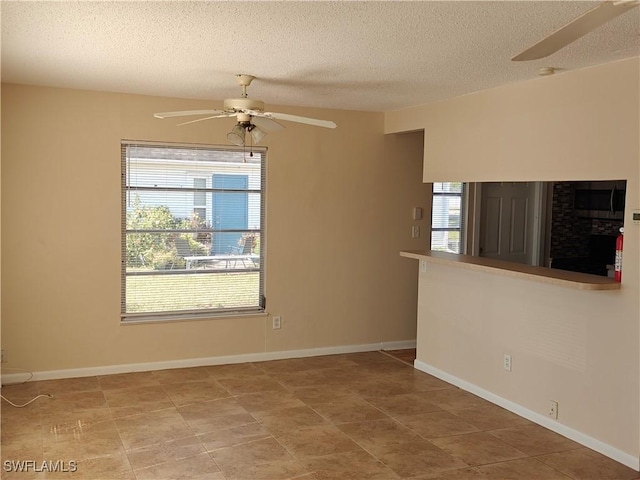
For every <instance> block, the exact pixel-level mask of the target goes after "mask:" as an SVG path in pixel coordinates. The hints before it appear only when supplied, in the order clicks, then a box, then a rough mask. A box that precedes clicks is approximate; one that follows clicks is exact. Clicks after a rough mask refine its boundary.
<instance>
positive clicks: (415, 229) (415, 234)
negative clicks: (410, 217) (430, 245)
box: [411, 225, 420, 238]
mask: <svg viewBox="0 0 640 480" xmlns="http://www.w3.org/2000/svg"><path fill="white" fill-rule="evenodd" d="M411 238H420V227H419V226H418V225H414V226H412V227H411Z"/></svg>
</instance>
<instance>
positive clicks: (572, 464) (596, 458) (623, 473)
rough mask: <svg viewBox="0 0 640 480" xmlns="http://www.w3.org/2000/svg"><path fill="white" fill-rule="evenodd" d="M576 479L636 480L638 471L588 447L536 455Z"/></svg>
mask: <svg viewBox="0 0 640 480" xmlns="http://www.w3.org/2000/svg"><path fill="white" fill-rule="evenodd" d="M536 458H537V459H538V460H540V461H541V462H543V463H545V464H546V465H548V466H550V467H552V468H555V469H556V470H559V471H560V472H562V473H564V474H566V475H568V476H570V477H571V478H572V479H574V480H635V479H637V478H638V472H636V471H635V470H632V469H630V468H629V467H626V466H624V465H622V464H620V463H618V462H616V461H614V460H611V459H610V458H608V457H605V456H604V455H601V454H599V453H597V452H594V451H593V450H589V449H587V448H579V449H576V450H567V451H565V452H559V453H551V454H549V455H542V456H539V457H536Z"/></svg>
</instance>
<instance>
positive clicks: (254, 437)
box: [198, 422, 271, 452]
mask: <svg viewBox="0 0 640 480" xmlns="http://www.w3.org/2000/svg"><path fill="white" fill-rule="evenodd" d="M267 438H271V434H270V433H269V432H268V431H267V430H266V429H265V428H264V427H263V426H262V425H260V424H259V423H258V422H253V423H247V424H244V425H239V426H234V427H228V428H221V429H218V430H215V431H210V432H208V433H203V434H201V435H198V440H199V441H200V443H201V444H202V445H203V447H204V448H205V450H207V451H209V452H211V451H213V450H219V449H221V448H226V447H235V446H238V445H244V444H246V443H251V442H256V441H258V440H265V439H267Z"/></svg>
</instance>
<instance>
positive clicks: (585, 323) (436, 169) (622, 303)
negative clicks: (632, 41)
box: [385, 58, 640, 461]
mask: <svg viewBox="0 0 640 480" xmlns="http://www.w3.org/2000/svg"><path fill="white" fill-rule="evenodd" d="M639 70H640V69H639V62H638V59H637V58H636V59H632V60H627V61H622V62H617V63H614V64H609V65H605V66H599V67H594V68H589V69H584V70H580V71H576V72H568V73H564V74H561V75H557V76H555V77H548V78H540V79H536V80H532V81H530V82H525V83H521V84H517V85H510V86H507V87H503V88H498V89H494V90H489V91H484V92H479V93H476V94H473V95H468V96H465V97H460V98H456V99H453V100H450V101H445V102H440V103H438V104H433V105H428V106H423V107H416V108H412V109H407V110H405V111H398V112H392V113H389V114H387V115H386V116H385V130H386V132H387V133H390V132H398V131H403V130H413V129H418V128H424V129H425V150H424V180H425V181H429V182H431V181H454V180H464V181H527V180H560V179H565V180H578V179H606V178H609V179H611V178H624V179H627V181H628V182H627V186H628V190H627V212H626V218H625V227H626V231H625V248H624V260H623V272H624V273H623V283H622V288H621V290H619V291H612V292H587V291H578V290H572V289H569V288H563V287H557V286H550V285H544V284H538V283H536V282H533V281H528V280H514V279H510V278H507V277H502V276H497V275H492V274H489V273H484V272H471V271H468V270H457V269H455V268H453V267H449V266H442V265H430V268H429V271H428V272H427V273H421V274H420V281H419V307H418V360H420V361H421V362H424V363H425V364H428V365H431V366H433V367H435V368H438V369H440V370H442V371H444V372H446V373H448V374H450V375H453V376H454V377H457V378H459V379H462V380H464V381H466V382H470V383H471V384H473V385H476V386H478V387H480V388H482V389H484V390H486V391H489V392H491V393H493V394H495V395H497V396H499V397H501V398H503V399H506V400H508V401H512V402H515V403H517V404H518V405H521V406H522V407H524V408H526V409H529V410H531V411H533V412H537V413H540V414H541V415H546V414H547V410H548V406H549V401H550V400H552V399H553V400H556V401H558V402H559V412H560V413H559V418H558V421H559V422H560V423H561V424H563V425H566V426H567V427H569V428H572V429H574V430H576V431H578V432H581V433H583V434H585V435H587V436H590V437H593V438H595V439H596V440H597V441H600V442H603V443H604V444H606V445H608V446H611V447H613V448H614V449H617V450H618V451H620V452H624V453H625V454H628V455H629V458H635V459H637V458H638V455H639V448H640V445H639V438H640V428H639V425H640V419H639V417H640V403H639V390H640V358H639V352H640V328H639V325H640V301H639V292H640V281H639V280H640V258H639V254H640V235H639V232H640V227H639V226H637V225H633V224H632V222H631V211H632V209H638V208H640V156H639V144H640V137H639V131H640V122H639V121H638V116H639V113H638V112H639V110H640V109H639V107H640V99H639V91H640V84H639V76H638V72H639ZM505 353H508V354H510V355H511V356H512V361H513V371H512V372H505V371H504V370H503V368H502V358H503V354H505ZM636 461H637V460H636Z"/></svg>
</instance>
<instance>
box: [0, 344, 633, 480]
mask: <svg viewBox="0 0 640 480" xmlns="http://www.w3.org/2000/svg"><path fill="white" fill-rule="evenodd" d="M41 393H53V395H54V397H53V398H52V399H49V398H40V399H39V400H36V401H35V402H33V403H32V404H30V405H29V406H27V407H25V408H13V407H10V406H8V405H7V404H5V403H4V402H2V403H1V404H0V408H1V411H0V420H1V427H2V431H1V435H0V444H1V452H2V460H14V461H16V460H25V459H33V460H38V461H40V462H42V461H44V460H47V461H52V462H55V461H60V462H66V465H69V462H70V461H71V460H73V461H76V462H77V466H78V470H77V472H75V473H70V472H67V473H65V474H63V473H62V472H58V473H55V472H47V473H45V472H36V471H33V469H32V470H31V471H29V472H26V473H25V472H22V473H16V472H3V471H0V477H1V478H2V479H7V480H9V479H12V478H19V479H22V480H29V479H36V480H43V479H44V480H51V479H69V478H76V479H78V480H91V479H99V480H118V479H125V480H128V479H131V480H133V479H136V480H141V479H143V478H144V479H146V478H154V479H155V478H157V479H163V478H179V479H184V480H187V479H193V480H196V479H197V480H201V479H206V480H249V479H250V480H281V479H287V480H294V479H297V480H336V479H341V480H343V479H344V480H349V479H355V480H357V479H360V478H362V479H364V478H366V479H367V480H369V479H374V480H375V479H394V480H398V479H400V478H402V479H403V480H509V479H512V478H513V479H515V478H517V479H518V480H520V479H522V480H533V479H535V480H569V479H571V480H590V479H597V480H640V474H639V473H638V472H635V471H633V470H631V469H628V468H627V467H625V466H623V465H621V464H619V463H617V462H615V461H613V460H611V459H609V458H607V457H604V456H602V455H600V454H598V453H596V452H594V451H592V450H589V449H586V448H584V447H582V446H580V445H579V444H577V443H575V442H572V441H571V440H568V439H566V438H564V437H562V436H560V435H557V434H555V433H553V432H551V431H549V430H547V429H544V428H543V427H540V426H538V425H535V424H532V423H530V422H528V421H526V420H524V419H522V418H520V417H517V416H516V415H513V414H511V413H510V412H507V411H506V410H503V409H501V408H499V407H497V406H495V405H493V404H490V403H489V402H486V401H484V400H483V399H481V398H479V397H477V396H475V395H472V394H471V393H469V392H466V391H463V390H460V389H458V388H456V387H454V386H452V385H450V384H447V383H445V382H443V381H442V380H439V379H437V378H435V377H433V376H431V375H428V374H425V373H423V372H419V371H417V370H415V369H412V368H411V367H409V366H408V365H404V364H402V363H401V362H399V361H398V360H397V359H395V358H390V357H389V356H387V355H384V354H381V353H379V352H365V353H358V354H346V355H333V356H324V357H313V358H301V359H291V360H282V361H280V360H279V361H275V362H261V363H247V364H234V365H219V366H206V367H196V368H183V369H171V370H164V371H155V372H141V373H129V374H118V375H105V376H100V377H83V378H77V379H63V380H55V381H54V380H50V381H43V382H27V383H25V384H21V385H12V386H4V387H3V395H6V396H10V398H11V399H14V400H16V401H20V403H24V402H26V401H28V400H30V399H32V398H33V397H35V396H36V395H38V394H41ZM220 396H221V397H220ZM176 405H179V407H176ZM343 422H344V423H343ZM479 430H483V431H479ZM136 474H138V476H137V478H136Z"/></svg>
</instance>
